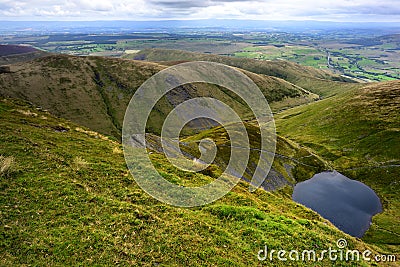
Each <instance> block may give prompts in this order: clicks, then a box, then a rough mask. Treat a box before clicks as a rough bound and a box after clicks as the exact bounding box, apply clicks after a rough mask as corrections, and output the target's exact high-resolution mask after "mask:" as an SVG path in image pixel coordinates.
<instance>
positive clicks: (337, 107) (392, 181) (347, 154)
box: [276, 81, 400, 252]
mask: <svg viewBox="0 0 400 267" xmlns="http://www.w3.org/2000/svg"><path fill="white" fill-rule="evenodd" d="M399 103H400V83H399V82H398V81H396V82H387V83H379V84H371V85H368V86H365V87H364V88H362V89H355V90H353V91H350V92H347V93H342V94H338V95H336V96H334V97H331V98H327V99H324V100H321V101H318V102H316V103H313V104H310V105H305V106H301V107H297V108H294V109H291V110H288V111H285V112H282V113H280V114H278V115H277V116H276V125H277V129H278V133H279V134H281V135H283V136H285V137H286V138H289V139H291V140H294V141H296V142H298V143H300V144H302V145H304V146H307V147H309V148H311V149H312V150H314V151H315V153H317V154H318V155H320V156H321V157H322V158H324V159H325V160H327V161H328V163H329V164H330V165H331V166H332V167H334V168H335V169H337V170H338V171H340V172H342V173H344V174H345V175H348V176H349V177H351V178H353V179H356V180H359V181H362V182H364V183H366V184H367V185H369V186H370V187H372V188H373V189H374V190H375V191H376V192H377V193H378V195H379V196H380V198H381V200H382V202H383V204H384V212H383V213H382V214H379V215H377V216H376V217H374V220H373V223H374V225H373V227H372V228H371V230H370V231H369V232H368V233H367V234H366V237H365V239H366V240H368V241H369V242H374V243H381V244H382V246H385V245H386V247H390V249H393V250H395V251H397V252H398V251H399V245H400V228H399V225H398V223H395V222H398V221H399V219H400V213H399V211H400V206H399V205H400V199H399V195H398V192H399V189H400V188H399V177H400V170H399V164H400V158H399V150H400V146H399V144H400V132H399V129H400V118H399V115H398V111H399V107H400V106H399Z"/></svg>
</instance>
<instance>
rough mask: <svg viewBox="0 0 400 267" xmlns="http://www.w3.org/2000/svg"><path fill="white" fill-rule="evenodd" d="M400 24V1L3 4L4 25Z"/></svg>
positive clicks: (54, 0) (45, 0)
mask: <svg viewBox="0 0 400 267" xmlns="http://www.w3.org/2000/svg"><path fill="white" fill-rule="evenodd" d="M175 19H178V20H188V19H252V20H319V21H347V22H353V21H354V22H364V21H370V22H374V21H376V22H390V21H396V22H400V0H333V1H332V0H275V1H272V0H219V1H218V0H186V1H184V0H181V1H180V0H82V1H78V0H0V20H39V21H43V20H55V21H57V20H175Z"/></svg>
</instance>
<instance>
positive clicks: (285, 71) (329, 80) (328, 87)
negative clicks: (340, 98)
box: [126, 49, 359, 97]
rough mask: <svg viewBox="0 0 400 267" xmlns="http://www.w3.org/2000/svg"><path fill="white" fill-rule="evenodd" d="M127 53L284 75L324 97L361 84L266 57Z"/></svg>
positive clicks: (167, 61) (138, 57) (170, 61)
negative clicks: (201, 61) (218, 64)
mask: <svg viewBox="0 0 400 267" xmlns="http://www.w3.org/2000/svg"><path fill="white" fill-rule="evenodd" d="M126 57H127V58H133V59H136V60H147V61H155V62H161V63H162V64H165V65H168V64H176V63H179V62H180V61H194V60H203V61H213V62H219V63H223V64H226V65H230V66H234V67H238V68H241V69H244V70H247V71H250V72H253V73H257V74H264V75H269V76H274V77H277V78H281V79H284V80H286V81H289V82H291V83H293V84H295V85H298V86H300V87H302V88H304V89H307V90H308V91H311V92H313V93H315V94H318V95H320V96H323V97H325V96H330V95H334V94H336V93H337V92H341V91H346V90H348V89H351V88H355V87H358V86H359V85H358V84H356V83H352V82H349V80H347V79H345V78H343V77H341V76H338V75H334V74H332V73H329V72H327V71H324V70H318V69H315V68H312V67H306V66H301V65H298V64H296V63H292V62H288V61H283V60H277V61H263V60H253V59H243V58H235V57H228V56H218V55H210V54H201V53H194V52H187V51H181V50H168V49H146V50H143V51H140V52H139V53H137V54H131V55H127V56H126Z"/></svg>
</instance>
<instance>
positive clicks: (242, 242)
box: [0, 99, 375, 266]
mask: <svg viewBox="0 0 400 267" xmlns="http://www.w3.org/2000/svg"><path fill="white" fill-rule="evenodd" d="M0 124H1V127H0V139H1V140H0V141H1V144H2V145H1V146H0V155H2V156H3V157H5V158H10V157H12V158H13V159H14V162H15V163H14V164H11V166H10V168H9V170H8V171H7V172H3V171H2V173H1V177H0V188H1V190H0V212H1V216H0V222H1V234H0V263H1V265H8V266H11V265H42V266H54V265H69V266H71V265H88V264H92V265H115V264H119V265H136V266H138V265H140V266H154V265H159V264H160V265H162V266H163V265H168V266H183V265H185V266H190V265H196V266H249V265H252V266H254V265H258V264H259V262H258V260H257V256H256V255H257V252H258V251H259V249H261V248H262V247H263V246H264V245H265V244H267V245H269V247H270V248H271V249H279V248H284V249H287V250H290V249H299V250H303V249H316V250H320V249H324V248H327V247H329V246H332V247H334V246H335V242H336V240H337V239H338V238H343V237H344V238H346V239H347V240H348V243H349V247H350V248H358V249H360V250H364V249H365V248H367V245H365V244H364V243H362V242H361V241H360V240H358V239H355V238H352V237H349V236H347V235H345V234H343V233H342V232H340V231H338V230H337V229H336V228H334V227H333V226H332V225H331V224H330V223H328V222H326V221H324V220H322V219H321V218H320V217H319V216H318V215H317V214H315V213H314V212H312V211H310V210H308V209H306V208H304V207H302V206H301V205H298V204H296V203H294V202H292V201H291V200H289V199H288V198H287V197H284V196H282V195H279V194H278V193H267V192H265V191H262V190H258V191H257V192H256V193H254V194H251V193H249V192H248V191H246V190H247V185H246V184H244V183H241V184H239V185H238V186H237V187H235V189H234V190H233V191H232V192H231V193H229V194H228V195H227V196H226V197H224V198H223V199H221V200H219V201H217V202H215V203H212V204H210V205H207V206H204V207H201V208H191V209H186V208H174V207H171V206H168V205H164V204H162V203H160V202H158V201H156V200H154V199H153V198H151V197H150V196H148V195H147V194H146V193H144V192H143V191H142V190H141V189H140V188H138V186H137V185H136V184H135V182H134V180H133V178H132V177H131V176H130V174H129V172H128V170H127V169H126V165H125V162H124V159H123V155H122V151H121V145H120V144H119V143H118V142H115V141H111V140H109V139H108V138H106V137H104V136H102V135H100V134H98V133H95V132H92V131H89V130H87V129H84V128H82V127H79V126H77V125H75V124H72V123H70V122H68V121H65V120H63V119H59V118H55V117H53V116H52V115H50V114H49V113H47V112H43V111H41V110H38V109H36V108H35V107H34V106H31V105H27V104H24V103H22V102H21V101H16V100H11V99H8V100H1V101H0ZM152 159H153V162H154V164H155V166H156V167H157V168H158V170H159V171H160V172H162V173H163V174H164V175H166V176H169V177H173V178H174V180H175V181H176V182H177V183H179V182H180V181H181V180H182V179H185V178H188V177H185V176H182V174H181V173H176V172H174V171H173V168H171V167H170V166H169V163H168V162H167V161H166V160H165V159H164V158H163V156H162V155H160V154H157V153H154V154H153V156H152ZM191 175H192V176H193V177H192V179H191V180H192V183H193V181H199V182H204V181H210V179H211V177H209V176H205V175H202V174H191ZM369 248H370V249H371V247H369ZM372 250H373V249H372ZM373 251H374V253H375V250H373ZM294 264H295V265H296V266H308V263H307V262H298V263H294ZM320 264H323V265H329V264H330V261H325V262H321V263H320ZM337 264H338V265H337V266H348V264H349V263H346V264H345V263H340V262H337ZM354 264H356V263H354ZM357 265H358V266H368V263H366V262H358V263H357ZM274 266H287V263H285V262H279V261H275V262H274Z"/></svg>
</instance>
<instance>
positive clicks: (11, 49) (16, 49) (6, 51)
mask: <svg viewBox="0 0 400 267" xmlns="http://www.w3.org/2000/svg"><path fill="white" fill-rule="evenodd" d="M37 51H39V50H37V49H35V48H34V47H32V46H28V45H0V56H1V57H3V56H10V55H16V54H26V53H32V52H37Z"/></svg>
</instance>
